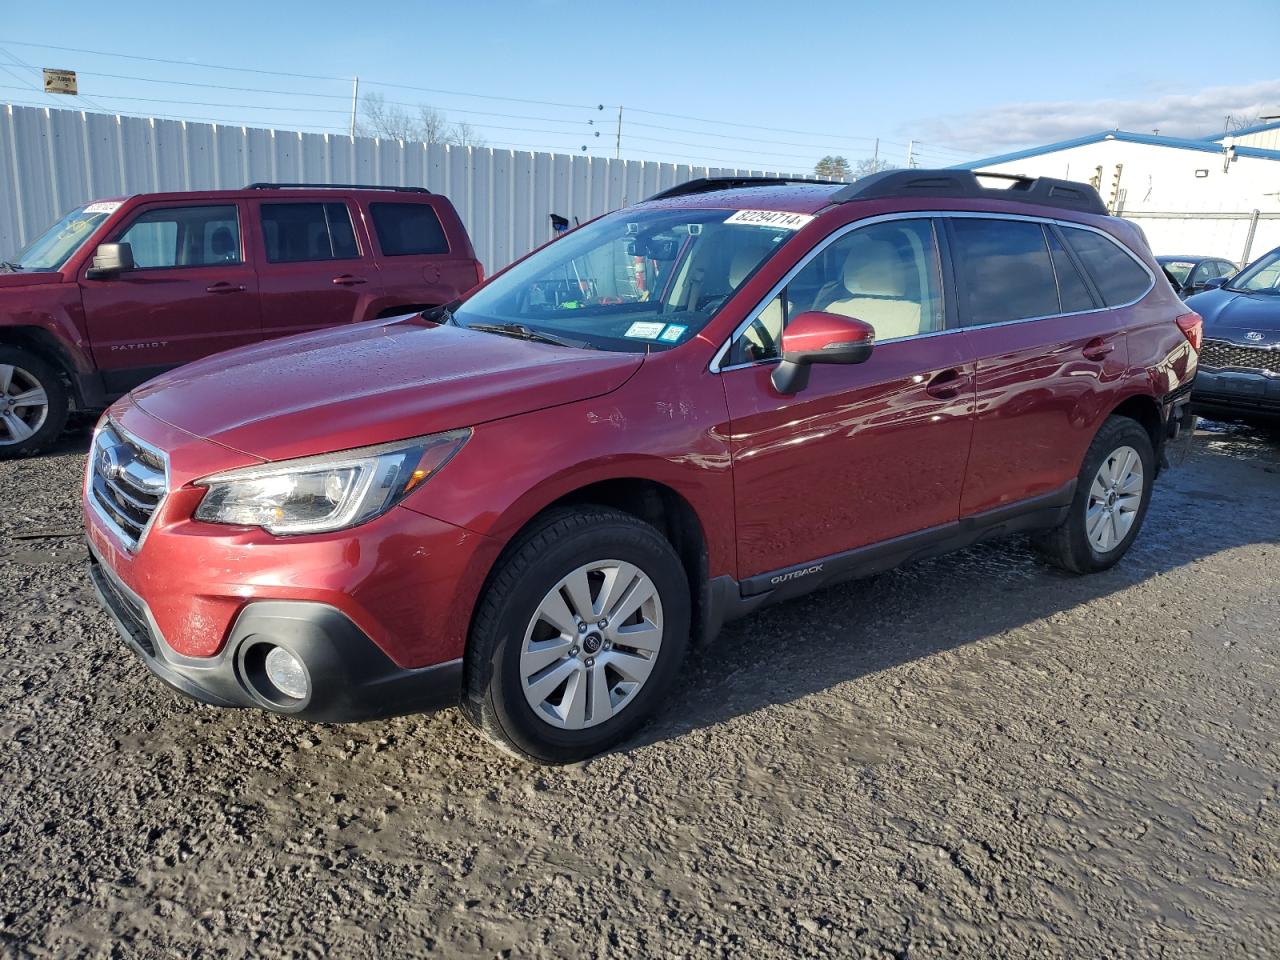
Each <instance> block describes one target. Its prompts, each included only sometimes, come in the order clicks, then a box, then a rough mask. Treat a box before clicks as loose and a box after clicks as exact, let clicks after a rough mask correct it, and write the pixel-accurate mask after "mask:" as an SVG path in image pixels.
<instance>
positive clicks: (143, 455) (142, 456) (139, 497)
mask: <svg viewBox="0 0 1280 960" xmlns="http://www.w3.org/2000/svg"><path fill="white" fill-rule="evenodd" d="M89 455H90V457H91V458H92V459H91V460H90V468H89V498H90V502H91V503H92V504H93V506H94V507H95V508H96V509H97V510H98V513H99V514H100V515H101V516H102V517H103V518H104V519H105V520H107V522H109V523H110V524H111V526H113V527H114V528H115V530H116V532H117V533H118V534H119V536H120V539H121V540H123V541H124V545H125V546H126V547H128V548H129V549H130V550H136V549H137V548H138V544H139V543H141V542H142V538H143V537H144V536H145V535H146V531H147V526H148V525H149V524H150V522H151V518H152V516H153V515H154V514H155V512H156V510H157V509H158V508H159V506H160V501H161V500H163V499H164V495H165V492H166V485H167V482H166V470H165V462H164V456H163V454H161V453H159V452H158V451H156V450H153V449H151V448H150V447H148V446H146V445H145V444H143V443H142V442H141V441H139V440H137V439H135V438H134V437H131V436H129V434H127V433H125V432H124V431H123V430H121V429H120V428H119V427H118V426H116V425H115V424H113V423H107V424H105V425H104V426H103V427H102V429H101V430H100V431H99V432H98V435H97V437H96V438H95V439H94V442H93V449H92V450H91V451H90V452H89Z"/></svg>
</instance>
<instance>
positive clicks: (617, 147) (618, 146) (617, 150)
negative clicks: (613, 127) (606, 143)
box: [613, 106, 622, 160]
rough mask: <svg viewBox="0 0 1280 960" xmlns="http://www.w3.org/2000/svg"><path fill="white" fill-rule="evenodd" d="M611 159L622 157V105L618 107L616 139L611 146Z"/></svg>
mask: <svg viewBox="0 0 1280 960" xmlns="http://www.w3.org/2000/svg"><path fill="white" fill-rule="evenodd" d="M613 159H615V160H621V159H622V107H621V106H619V107H618V139H617V140H616V141H615V142H614V146H613Z"/></svg>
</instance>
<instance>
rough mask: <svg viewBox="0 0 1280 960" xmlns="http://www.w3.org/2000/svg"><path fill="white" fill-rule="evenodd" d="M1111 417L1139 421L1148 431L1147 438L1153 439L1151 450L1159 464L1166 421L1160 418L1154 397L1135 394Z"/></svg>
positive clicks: (1116, 409)
mask: <svg viewBox="0 0 1280 960" xmlns="http://www.w3.org/2000/svg"><path fill="white" fill-rule="evenodd" d="M1110 415H1111V416H1113V417H1126V418H1128V419H1130V420H1135V421H1137V422H1138V424H1140V425H1141V426H1142V428H1143V429H1144V430H1146V431H1147V436H1148V437H1150V438H1151V449H1152V450H1154V451H1155V453H1156V457H1157V463H1158V462H1159V459H1158V458H1159V456H1160V446H1161V441H1162V439H1163V436H1164V431H1163V427H1164V421H1163V420H1162V418H1161V416H1160V404H1159V403H1158V402H1157V401H1156V399H1155V398H1154V397H1151V396H1147V395H1146V394H1134V395H1133V396H1131V397H1128V398H1127V399H1125V400H1123V401H1122V402H1121V403H1120V404H1119V405H1118V406H1116V408H1115V409H1114V410H1112V411H1111V414H1110ZM1104 422H1105V421H1104Z"/></svg>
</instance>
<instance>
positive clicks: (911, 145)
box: [907, 140, 916, 169]
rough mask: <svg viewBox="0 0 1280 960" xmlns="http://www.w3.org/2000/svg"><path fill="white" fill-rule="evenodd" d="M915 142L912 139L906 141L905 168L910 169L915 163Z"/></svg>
mask: <svg viewBox="0 0 1280 960" xmlns="http://www.w3.org/2000/svg"><path fill="white" fill-rule="evenodd" d="M915 152H916V142H915V141H914V140H908V141H907V168H908V169H910V168H911V167H914V166H915V165H916V161H915Z"/></svg>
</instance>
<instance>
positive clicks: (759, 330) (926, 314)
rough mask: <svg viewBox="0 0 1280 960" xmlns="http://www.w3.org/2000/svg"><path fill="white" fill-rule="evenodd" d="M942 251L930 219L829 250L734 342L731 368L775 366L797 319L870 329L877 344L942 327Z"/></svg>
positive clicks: (879, 228) (898, 224)
mask: <svg viewBox="0 0 1280 960" xmlns="http://www.w3.org/2000/svg"><path fill="white" fill-rule="evenodd" d="M940 290H941V283H940V280H939V271H938V245H937V242H936V240H935V238H934V233H933V223H932V221H930V220H927V219H920V220H890V221H887V222H885V223H875V224H871V225H870V226H867V227H863V228H861V229H858V230H854V231H852V232H850V233H848V234H846V235H845V236H843V237H840V238H839V239H838V240H835V241H834V242H832V243H830V244H828V245H827V246H826V247H825V248H823V249H822V250H821V251H820V252H819V253H818V254H817V255H816V256H815V257H814V258H813V259H812V260H810V261H809V262H808V263H807V264H805V266H804V267H803V268H802V269H801V270H800V271H799V272H798V273H797V274H796V275H795V276H794V277H793V278H792V279H791V282H790V283H788V284H787V286H786V288H785V289H784V290H783V291H782V292H781V293H780V294H778V296H776V297H775V298H774V299H773V300H771V301H770V302H769V303H768V304H767V305H766V306H765V307H764V309H763V310H761V311H760V313H759V314H758V315H757V316H756V318H755V319H754V320H752V322H751V323H750V324H749V325H748V327H747V329H746V330H745V331H744V332H743V333H742V334H741V335H740V336H739V337H738V339H737V340H735V341H734V343H733V346H732V347H731V349H730V351H729V358H728V360H727V362H726V365H730V366H732V365H734V364H740V363H754V362H757V361H760V360H773V359H776V358H777V357H778V355H779V352H778V345H779V344H780V343H781V341H782V330H783V328H784V327H785V326H786V324H787V323H788V321H790V319H791V318H792V317H795V316H797V315H798V314H801V313H804V312H805V311H808V310H822V311H825V312H826V313H836V314H839V315H840V316H843V317H856V318H857V319H859V320H862V321H864V322H866V323H869V324H871V326H873V327H874V328H875V331H876V341H877V342H884V341H887V340H899V339H901V338H903V337H913V336H917V335H918V334H921V333H933V332H935V331H938V330H941V329H942V327H943V312H942V296H941V294H940V292H939V291H940Z"/></svg>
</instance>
